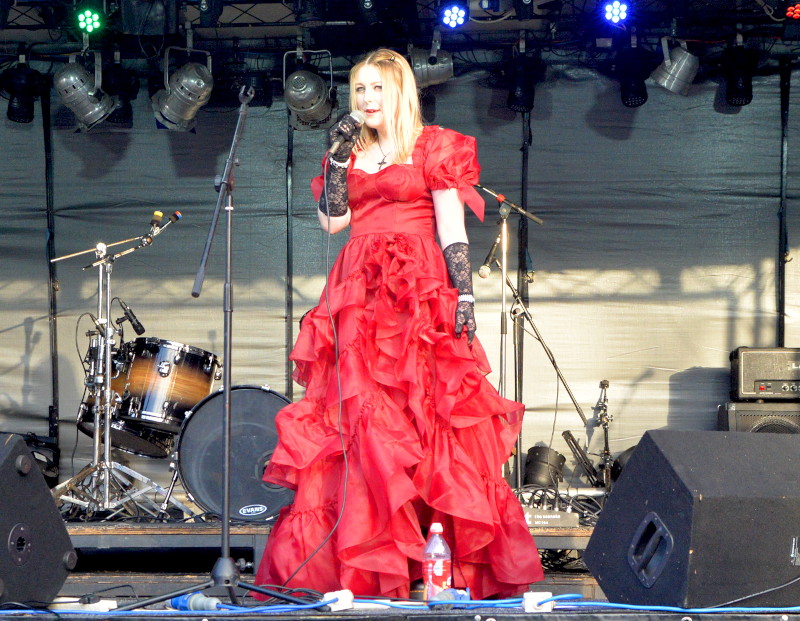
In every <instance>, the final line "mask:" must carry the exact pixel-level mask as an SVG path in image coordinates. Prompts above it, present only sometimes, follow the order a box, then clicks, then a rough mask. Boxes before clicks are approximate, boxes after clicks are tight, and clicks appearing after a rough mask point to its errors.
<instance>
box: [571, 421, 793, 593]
mask: <svg viewBox="0 0 800 621" xmlns="http://www.w3.org/2000/svg"><path fill="white" fill-rule="evenodd" d="M583 558H584V561H585V562H586V566H587V567H588V568H589V570H590V571H591V572H592V575H593V576H594V577H595V578H596V579H597V582H598V584H599V585H600V587H601V588H602V590H603V593H604V594H605V596H606V597H607V598H608V600H609V601H611V602H615V603H628V604H645V605H663V606H679V607H683V608H696V607H708V606H716V605H720V604H727V603H728V602H732V601H734V600H740V599H741V598H746V599H743V600H742V601H741V603H740V604H739V605H741V606H795V605H797V604H798V603H800V580H798V581H796V582H795V583H794V584H791V585H789V586H786V587H784V588H777V589H775V587H780V586H781V585H783V584H785V583H787V582H789V581H791V580H795V579H796V578H798V577H800V436H798V435H794V434H772V433H739V432H722V431H666V430H658V431H648V432H647V433H645V435H644V436H643V437H642V439H641V440H640V442H639V444H638V446H637V447H636V449H635V450H634V451H633V453H632V455H631V457H630V460H629V461H628V463H627V464H626V465H625V468H624V469H623V470H622V473H621V475H620V477H619V479H618V480H617V482H616V484H615V485H614V487H613V488H612V491H611V494H610V495H609V497H608V499H607V502H606V504H605V507H604V508H603V511H602V513H601V514H600V518H599V520H598V522H597V526H596V527H595V528H594V531H593V533H592V536H591V538H590V540H589V544H588V545H587V547H586V550H585V552H584V555H583ZM771 589H775V590H771ZM755 593H762V594H761V595H758V596H755V597H748V596H750V595H753V594H755Z"/></svg>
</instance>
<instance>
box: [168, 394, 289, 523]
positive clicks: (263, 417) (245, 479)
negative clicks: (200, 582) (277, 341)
mask: <svg viewBox="0 0 800 621" xmlns="http://www.w3.org/2000/svg"><path fill="white" fill-rule="evenodd" d="M288 403H289V400H288V399H287V398H286V397H284V396H282V395H279V394H278V393H275V392H273V391H271V390H268V389H265V388H260V387H257V386H234V387H232V388H231V447H232V450H231V462H230V464H231V465H230V503H231V504H230V518H231V519H233V520H245V521H250V522H259V521H264V520H267V519H269V518H271V517H273V516H275V515H277V513H278V511H279V510H280V508H281V507H283V506H284V505H287V504H289V503H291V502H292V498H293V497H294V492H293V491H292V490H289V489H286V488H285V487H279V486H277V485H271V484H269V483H265V482H264V481H262V480H261V477H262V476H263V474H264V468H265V467H266V465H267V463H269V460H270V458H271V457H272V452H273V451H274V450H275V446H276V445H277V442H278V434H277V431H276V430H275V415H276V414H277V413H278V410H280V409H281V408H282V407H283V406H285V405H287V404H288ZM223 409H224V398H223V393H222V392H221V391H220V392H216V393H214V394H213V395H209V396H208V397H206V398H205V399H203V400H202V401H201V402H200V403H198V404H197V405H196V406H195V407H194V408H193V410H192V412H190V413H189V417H188V418H187V419H186V421H185V422H184V424H183V428H182V429H181V433H180V438H179V440H178V474H179V476H180V479H181V483H183V487H184V489H185V490H186V492H187V494H189V496H190V497H191V498H192V500H194V501H195V502H196V503H197V504H198V505H200V506H201V507H202V508H203V509H205V510H206V511H208V512H210V513H214V514H216V515H222V494H223V490H222V486H223V481H224V478H223V477H224V473H223V465H224V460H225V455H224V451H223V438H222V434H223V422H224V421H223V416H224V412H223Z"/></svg>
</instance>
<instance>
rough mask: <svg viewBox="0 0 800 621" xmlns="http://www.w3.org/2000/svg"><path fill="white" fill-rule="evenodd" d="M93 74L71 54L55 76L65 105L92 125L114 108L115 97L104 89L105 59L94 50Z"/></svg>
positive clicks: (86, 125) (80, 120) (80, 121)
mask: <svg viewBox="0 0 800 621" xmlns="http://www.w3.org/2000/svg"><path fill="white" fill-rule="evenodd" d="M94 55H95V61H94V77H92V75H91V74H90V73H89V72H88V71H87V70H86V68H85V67H83V66H82V65H79V64H78V63H77V62H76V57H75V55H74V54H73V55H70V57H69V62H68V63H67V64H66V65H64V66H63V67H62V68H61V69H59V70H58V71H57V72H56V74H55V75H54V76H53V86H54V88H55V90H56V92H57V93H58V94H59V95H60V96H61V101H62V102H63V103H64V105H65V106H66V107H67V108H69V109H70V110H72V112H73V114H74V115H75V118H76V119H77V121H78V124H80V125H81V127H83V128H84V129H87V130H88V129H91V128H92V127H94V126H95V125H97V124H98V123H100V122H102V121H103V120H105V119H106V118H107V117H108V115H109V114H111V113H112V112H113V111H114V108H115V107H116V105H117V102H116V99H115V98H114V97H111V96H110V95H108V94H106V93H104V92H103V91H102V90H101V86H102V59H101V57H100V52H95V53H94Z"/></svg>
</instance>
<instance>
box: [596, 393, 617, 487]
mask: <svg viewBox="0 0 800 621" xmlns="http://www.w3.org/2000/svg"><path fill="white" fill-rule="evenodd" d="M608 386H609V384H608V380H600V397H599V398H598V399H597V405H595V412H596V415H595V416H596V418H595V425H597V426H598V427H602V428H603V453H602V455H601V456H600V460H601V461H600V468H601V470H602V473H603V487H605V488H606V491H608V492H610V491H611V466H612V463H613V461H614V458H613V457H612V456H611V450H610V448H609V443H608V424H609V423H610V422H611V421H613V420H614V417H613V416H611V415H610V414H609V413H608V393H607V391H608Z"/></svg>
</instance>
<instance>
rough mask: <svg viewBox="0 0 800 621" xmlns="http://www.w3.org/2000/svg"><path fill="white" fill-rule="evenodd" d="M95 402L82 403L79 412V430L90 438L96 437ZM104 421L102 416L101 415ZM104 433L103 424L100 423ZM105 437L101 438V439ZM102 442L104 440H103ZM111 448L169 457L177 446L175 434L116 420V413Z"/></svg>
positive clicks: (147, 455)
mask: <svg viewBox="0 0 800 621" xmlns="http://www.w3.org/2000/svg"><path fill="white" fill-rule="evenodd" d="M92 406H93V400H92V399H89V400H87V401H85V402H84V403H81V406H80V411H79V412H78V429H80V430H81V431H82V432H83V433H85V434H86V435H88V436H94V413H93V412H92ZM101 421H102V414H101ZM100 431H101V433H102V432H103V423H102V422H101V423H100ZM102 437H104V436H101V438H102ZM101 441H102V440H101ZM111 446H115V447H117V448H118V449H120V450H122V451H125V452H126V453H133V454H134V455H141V456H142V457H160V458H164V457H168V456H169V455H170V454H171V453H172V449H173V448H174V446H175V438H174V434H172V433H171V432H168V431H159V430H156V429H147V428H145V427H136V426H134V425H130V424H128V423H127V422H126V421H124V420H119V419H118V418H116V413H114V414H112V417H111Z"/></svg>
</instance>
